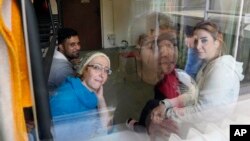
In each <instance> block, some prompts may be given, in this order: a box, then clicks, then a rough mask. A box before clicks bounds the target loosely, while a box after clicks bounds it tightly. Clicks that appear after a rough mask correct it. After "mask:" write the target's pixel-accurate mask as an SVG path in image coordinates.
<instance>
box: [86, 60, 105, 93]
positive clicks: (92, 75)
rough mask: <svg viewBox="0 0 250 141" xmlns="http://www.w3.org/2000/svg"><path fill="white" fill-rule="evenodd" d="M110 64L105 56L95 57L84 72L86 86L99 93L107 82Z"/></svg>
mask: <svg viewBox="0 0 250 141" xmlns="http://www.w3.org/2000/svg"><path fill="white" fill-rule="evenodd" d="M109 70H110V64H109V62H108V60H107V59H106V58H105V57H103V56H97V57H95V58H94V59H93V60H92V61H90V63H89V64H88V65H87V67H86V70H84V72H83V77H84V84H85V85H86V86H87V87H88V88H89V89H90V90H92V91H97V90H99V88H100V87H101V86H102V85H103V84H104V83H105V82H106V81H107V78H108V71H109Z"/></svg>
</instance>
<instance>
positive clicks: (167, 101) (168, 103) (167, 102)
mask: <svg viewBox="0 0 250 141" xmlns="http://www.w3.org/2000/svg"><path fill="white" fill-rule="evenodd" d="M160 103H161V104H164V105H165V107H166V109H165V118H169V116H168V115H169V114H168V112H169V109H170V108H172V104H171V103H170V102H169V100H168V99H164V100H161V101H160Z"/></svg>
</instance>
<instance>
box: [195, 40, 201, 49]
mask: <svg viewBox="0 0 250 141" xmlns="http://www.w3.org/2000/svg"><path fill="white" fill-rule="evenodd" d="M195 46H196V49H197V50H200V49H202V44H201V41H200V40H197V43H196V44H195Z"/></svg>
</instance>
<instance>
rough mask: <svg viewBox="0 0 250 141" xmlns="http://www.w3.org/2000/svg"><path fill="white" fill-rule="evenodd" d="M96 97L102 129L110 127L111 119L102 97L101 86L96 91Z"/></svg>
mask: <svg viewBox="0 0 250 141" xmlns="http://www.w3.org/2000/svg"><path fill="white" fill-rule="evenodd" d="M96 96H97V99H98V111H99V113H100V116H101V121H102V124H103V126H104V127H108V126H111V121H112V117H111V115H110V113H109V110H108V108H107V104H106V101H105V99H104V96H103V87H102V86H101V88H100V89H99V90H98V91H97V93H96Z"/></svg>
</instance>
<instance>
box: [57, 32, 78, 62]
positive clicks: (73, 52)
mask: <svg viewBox="0 0 250 141" xmlns="http://www.w3.org/2000/svg"><path fill="white" fill-rule="evenodd" d="M59 48H60V51H61V52H62V53H63V54H64V55H65V56H66V57H67V58H68V59H70V60H71V59H76V58H78V57H79V53H80V49H81V46H80V40H79V37H78V36H72V37H70V38H69V39H66V40H65V41H64V42H63V43H62V44H60V45H59Z"/></svg>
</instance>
